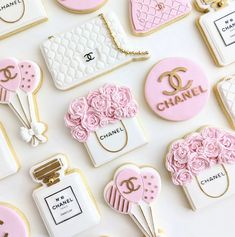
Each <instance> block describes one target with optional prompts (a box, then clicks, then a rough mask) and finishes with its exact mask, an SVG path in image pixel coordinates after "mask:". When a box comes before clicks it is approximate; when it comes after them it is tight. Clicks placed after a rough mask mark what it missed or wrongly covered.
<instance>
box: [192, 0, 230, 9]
mask: <svg viewBox="0 0 235 237" xmlns="http://www.w3.org/2000/svg"><path fill="white" fill-rule="evenodd" d="M196 3H197V5H198V6H199V8H200V9H202V10H205V11H210V9H211V10H219V9H220V8H223V7H225V6H227V5H228V4H229V0H196Z"/></svg>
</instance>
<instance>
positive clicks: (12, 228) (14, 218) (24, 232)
mask: <svg viewBox="0 0 235 237" xmlns="http://www.w3.org/2000/svg"><path fill="white" fill-rule="evenodd" d="M0 236H1V237H8V236H9V237H28V236H29V225H28V222H27V220H26V218H25V217H24V215H23V213H21V212H20V211H19V210H17V209H16V208H14V207H12V206H10V205H8V204H5V203H0Z"/></svg>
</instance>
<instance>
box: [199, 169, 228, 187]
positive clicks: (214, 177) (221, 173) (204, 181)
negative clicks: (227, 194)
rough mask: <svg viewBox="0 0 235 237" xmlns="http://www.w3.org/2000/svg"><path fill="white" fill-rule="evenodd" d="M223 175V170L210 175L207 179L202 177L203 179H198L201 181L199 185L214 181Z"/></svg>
mask: <svg viewBox="0 0 235 237" xmlns="http://www.w3.org/2000/svg"><path fill="white" fill-rule="evenodd" d="M224 176H225V174H224V173H223V172H220V173H218V174H216V175H213V176H211V177H209V178H207V179H204V180H202V181H200V183H201V185H205V184H207V183H210V182H211V181H214V180H216V179H219V178H222V177H224Z"/></svg>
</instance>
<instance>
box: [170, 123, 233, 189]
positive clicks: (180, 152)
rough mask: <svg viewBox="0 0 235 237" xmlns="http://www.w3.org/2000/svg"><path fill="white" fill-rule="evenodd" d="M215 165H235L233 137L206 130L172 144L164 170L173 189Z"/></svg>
mask: <svg viewBox="0 0 235 237" xmlns="http://www.w3.org/2000/svg"><path fill="white" fill-rule="evenodd" d="M216 164H235V133H232V132H227V131H224V130H222V129H218V128H213V127H206V128H204V129H203V130H201V131H200V132H197V133H192V134H190V135H189V136H187V137H186V138H185V139H179V140H177V141H175V142H173V143H172V144H171V146H170V149H169V152H168V154H167V157H166V167H167V170H168V171H170V173H171V176H172V181H173V183H174V184H176V185H186V184H188V183H190V182H191V181H192V179H193V177H194V176H197V175H198V174H199V173H200V172H201V171H204V170H206V169H209V168H211V167H213V166H214V165H216Z"/></svg>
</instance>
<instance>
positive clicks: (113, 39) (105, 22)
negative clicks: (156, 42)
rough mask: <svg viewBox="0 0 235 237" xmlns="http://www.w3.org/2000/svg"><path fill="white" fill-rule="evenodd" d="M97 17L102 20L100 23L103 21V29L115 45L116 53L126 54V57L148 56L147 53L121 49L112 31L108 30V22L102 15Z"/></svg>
mask: <svg viewBox="0 0 235 237" xmlns="http://www.w3.org/2000/svg"><path fill="white" fill-rule="evenodd" d="M99 16H100V18H101V19H102V21H103V23H104V25H105V27H106V28H107V30H108V33H109V35H110V37H111V39H112V41H113V43H114V44H115V46H116V48H117V49H118V51H120V52H121V53H124V54H127V55H128V54H129V55H148V54H149V52H148V51H129V50H126V49H123V48H122V47H121V46H120V44H119V42H118V41H117V39H116V38H115V36H114V34H113V32H112V30H111V28H110V25H109V23H108V21H107V20H106V18H105V16H104V14H100V15H99Z"/></svg>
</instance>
